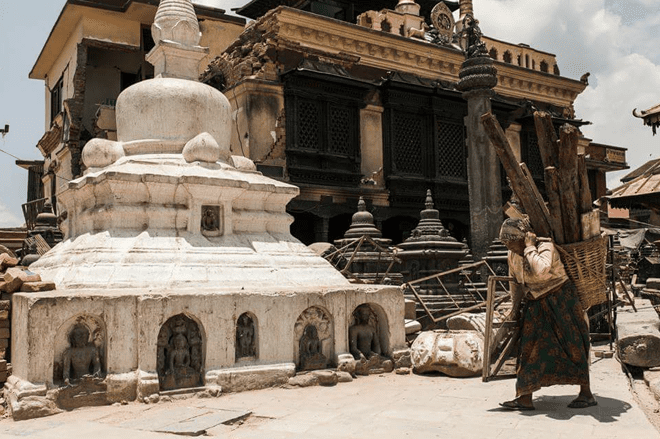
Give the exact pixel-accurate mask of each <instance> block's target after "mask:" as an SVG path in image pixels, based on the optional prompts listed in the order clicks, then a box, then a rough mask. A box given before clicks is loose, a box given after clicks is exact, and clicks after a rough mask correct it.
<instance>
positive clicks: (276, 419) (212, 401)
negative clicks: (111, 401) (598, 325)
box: [0, 354, 660, 439]
mask: <svg viewBox="0 0 660 439" xmlns="http://www.w3.org/2000/svg"><path fill="white" fill-rule="evenodd" d="M591 373H592V387H593V390H594V393H595V394H596V398H597V400H598V403H599V404H598V406H596V407H590V408H588V409H583V410H572V409H568V408H567V407H566V405H567V404H568V403H569V402H570V401H571V400H572V398H573V397H574V396H575V394H576V393H577V390H578V388H577V386H555V387H551V388H545V389H543V390H541V391H539V392H538V393H537V394H535V404H536V407H537V409H536V411H533V412H508V411H501V410H500V409H499V408H498V403H499V402H501V401H504V400H506V399H510V398H512V397H513V395H514V380H513V379H501V380H496V381H491V382H489V383H483V382H482V381H481V379H480V378H468V379H454V378H449V377H445V376H442V375H425V376H422V375H413V374H411V375H396V374H393V373H392V374H385V375H376V376H370V377H359V378H357V379H356V380H354V381H353V382H351V383H343V384H338V385H337V386H334V387H308V388H291V389H285V388H276V389H266V390H260V391H251V392H243V393H236V394H226V395H222V396H221V397H219V398H199V397H188V398H183V399H175V400H173V401H172V402H159V403H157V404H142V403H130V404H128V405H115V406H106V407H89V408H82V409H77V410H73V411H71V412H65V413H61V414H58V415H55V416H51V417H47V418H41V419H33V420H28V421H21V422H14V421H12V420H10V419H7V418H5V419H3V420H2V421H0V438H7V439H12V438H24V437H25V438H34V439H37V438H38V439H45V438H50V439H52V438H67V439H73V438H93V439H106V438H120V439H129V438H130V439H138V438H139V439H142V438H144V439H152V438H153V439H164V438H170V439H171V438H175V437H181V435H186V436H205V437H223V438H235V439H248V438H260V439H264V438H268V439H277V438H283V439H284V438H287V439H288V438H308V439H326V438H327V439H330V438H332V439H337V438H346V439H352V438H355V439H357V438H360V439H364V438H407V437H409V438H461V439H471V438H474V439H485V438H498V439H499V438H502V439H518V438H520V439H522V438H525V439H529V438H548V439H568V438H570V439H575V438H598V439H614V438H621V439H624V438H625V439H629V438H635V439H656V438H658V439H660V434H659V433H658V431H657V430H656V429H655V428H654V427H653V425H652V424H651V423H650V422H649V420H648V419H647V418H646V415H645V414H644V412H643V411H642V410H641V408H640V407H639V406H638V405H637V404H636V402H635V399H634V397H633V396H632V394H631V391H630V389H629V385H628V380H627V378H626V376H625V375H624V373H623V372H622V371H621V367H620V365H619V363H618V362H617V361H616V359H614V358H609V359H601V358H596V357H594V356H593V354H592V367H591ZM655 416H660V415H658V414H657V413H656V414H655Z"/></svg>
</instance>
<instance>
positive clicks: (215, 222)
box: [200, 206, 222, 236]
mask: <svg viewBox="0 0 660 439" xmlns="http://www.w3.org/2000/svg"><path fill="white" fill-rule="evenodd" d="M200 229H201V231H202V234H204V235H206V236H219V235H221V234H222V230H221V227H220V206H202V223H201V227H200Z"/></svg>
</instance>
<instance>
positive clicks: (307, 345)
mask: <svg viewBox="0 0 660 439" xmlns="http://www.w3.org/2000/svg"><path fill="white" fill-rule="evenodd" d="M294 337H295V340H294V342H295V348H296V349H295V350H296V351H297V352H296V354H297V355H296V360H297V361H298V368H299V369H300V370H314V369H323V368H325V367H327V366H328V363H329V358H332V346H333V343H332V321H331V319H330V316H329V315H328V313H327V312H326V311H325V310H323V309H321V308H320V307H317V306H312V307H310V308H307V309H306V310H305V311H303V312H302V314H300V316H299V317H298V320H297V321H296V324H295V327H294Z"/></svg>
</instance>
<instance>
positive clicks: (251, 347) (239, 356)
mask: <svg viewBox="0 0 660 439" xmlns="http://www.w3.org/2000/svg"><path fill="white" fill-rule="evenodd" d="M256 357H257V328H256V325H255V324H254V319H253V318H252V317H251V316H250V314H248V313H243V314H241V316H240V317H239V318H238V321H237V322H236V361H238V360H251V359H256Z"/></svg>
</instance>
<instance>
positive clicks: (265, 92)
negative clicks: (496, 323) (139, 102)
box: [30, 0, 627, 257]
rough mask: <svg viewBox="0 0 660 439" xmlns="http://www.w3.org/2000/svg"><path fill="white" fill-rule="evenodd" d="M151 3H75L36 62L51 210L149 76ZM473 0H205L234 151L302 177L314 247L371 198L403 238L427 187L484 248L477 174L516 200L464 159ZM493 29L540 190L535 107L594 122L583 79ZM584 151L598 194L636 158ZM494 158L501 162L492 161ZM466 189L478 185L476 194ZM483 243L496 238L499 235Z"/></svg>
mask: <svg viewBox="0 0 660 439" xmlns="http://www.w3.org/2000/svg"><path fill="white" fill-rule="evenodd" d="M120 3H121V4H122V5H123V6H121V7H120V6H118V5H119V4H120ZM124 3H125V4H124ZM155 3H157V2H154V1H150V0H133V1H129V2H118V1H112V0H94V1H84V2H83V1H77V0H68V1H67V4H66V5H65V7H64V10H63V12H62V14H61V16H60V18H59V19H58V21H57V23H56V24H55V27H54V28H53V31H52V33H51V35H50V37H49V39H48V41H47V42H46V45H45V47H44V50H43V52H42V54H41V55H40V56H39V58H38V60H37V62H36V64H35V67H34V68H33V70H32V72H31V74H30V77H32V78H35V79H42V80H44V81H45V82H46V85H47V89H48V92H47V96H46V125H47V126H46V130H47V131H46V133H45V134H44V137H43V138H42V139H41V140H40V141H39V144H38V147H39V149H40V150H41V152H42V153H43V155H44V157H45V163H44V175H43V181H44V191H45V196H46V197H50V198H52V200H51V201H52V203H53V205H54V206H55V208H56V207H57V204H56V201H57V200H56V197H55V196H54V194H56V193H57V186H58V185H60V184H64V183H65V182H66V180H67V179H71V178H74V177H77V176H80V175H82V173H83V172H84V170H85V169H84V164H83V163H82V162H81V160H80V151H81V150H82V147H83V146H84V144H85V142H86V141H87V140H89V139H91V138H93V137H105V138H108V139H113V136H115V135H116V134H115V133H114V129H115V128H114V127H115V121H114V99H115V98H116V96H117V95H118V93H119V92H120V91H121V90H122V89H123V88H125V87H126V86H128V85H130V84H132V83H134V82H135V81H139V80H141V79H145V78H148V77H149V75H150V73H149V72H150V70H149V68H150V67H149V66H147V65H146V63H145V62H144V61H143V59H144V54H145V53H146V52H148V51H149V50H150V44H151V43H150V40H149V38H148V32H146V29H148V26H149V25H150V22H151V21H152V20H153V16H154V14H155V9H156V7H155ZM475 6H476V9H475V8H474V7H473V4H472V1H468V0H462V1H460V2H451V1H446V2H439V3H438V2H430V1H417V2H415V1H412V0H400V1H399V2H398V4H397V1H396V0H388V1H377V0H369V1H360V2H357V1H346V0H333V1H330V0H315V1H293V0H284V1H274V0H252V1H250V2H249V3H247V4H246V5H245V6H243V7H241V8H239V9H238V10H237V11H236V12H237V13H238V14H239V15H242V16H244V17H247V18H250V19H252V20H253V21H250V22H249V23H248V24H247V25H245V20H244V19H242V18H238V17H233V16H228V15H226V14H224V13H223V12H224V11H221V10H218V9H213V8H208V7H198V6H196V12H197V14H198V16H199V18H200V25H201V27H202V29H203V35H204V37H203V38H204V40H203V41H202V44H203V45H205V46H208V47H210V54H209V56H208V58H207V60H205V61H203V62H202V63H201V64H200V65H201V66H205V65H208V67H207V68H205V69H204V68H200V69H201V70H203V71H201V72H200V73H201V75H200V80H202V82H204V83H206V84H209V85H211V86H213V87H215V88H217V89H218V90H220V91H222V92H223V93H224V94H225V95H226V96H227V97H228V98H229V100H230V102H231V104H232V111H233V114H232V118H233V128H234V129H233V130H232V138H231V151H232V154H235V155H243V156H245V157H247V158H249V159H251V160H252V161H254V162H255V163H256V165H257V168H258V170H259V171H261V172H262V173H263V174H264V175H266V176H268V177H272V178H275V179H278V180H281V181H284V182H288V183H292V184H295V185H296V186H298V187H299V188H300V195H299V196H297V197H296V198H295V199H294V200H293V201H292V202H291V203H290V204H289V205H288V208H287V209H288V212H289V214H291V215H293V217H294V218H295V222H294V223H293V225H292V233H293V235H294V236H295V237H297V238H298V239H300V240H301V241H302V242H304V243H306V244H310V243H313V242H321V241H325V242H333V241H334V240H336V239H340V238H341V237H342V236H343V235H344V233H345V232H346V230H347V229H348V227H349V226H350V223H351V217H352V215H353V213H354V210H355V206H356V204H357V202H358V200H359V199H360V197H363V198H364V200H365V203H366V206H367V209H368V210H369V212H371V213H372V214H373V216H374V220H375V225H376V227H377V228H378V229H379V230H381V231H382V233H383V238H385V239H391V240H392V242H393V244H397V243H400V242H402V241H403V240H405V239H406V238H407V237H408V236H409V235H410V233H411V231H412V230H413V229H414V228H415V226H416V225H417V223H418V221H419V206H422V205H424V202H425V196H426V192H427V190H429V189H430V190H431V191H432V193H433V195H434V199H435V207H436V209H438V211H439V212H440V219H441V220H442V222H443V224H444V226H445V227H446V229H447V230H448V232H449V233H450V235H451V236H453V237H454V238H456V239H457V240H458V241H463V240H464V239H466V238H467V239H468V243H469V244H470V247H471V248H474V245H475V243H473V242H471V241H472V235H474V230H473V229H474V228H475V224H474V223H475V221H473V220H471V216H472V218H479V209H482V208H483V206H482V207H480V206H477V205H476V204H475V203H474V202H472V207H471V201H470V199H471V196H470V191H469V190H468V188H469V185H470V181H472V182H473V183H474V181H476V180H482V181H481V182H480V185H481V187H487V188H495V191H496V192H498V193H501V194H502V200H504V201H506V200H507V199H508V198H509V196H510V189H509V188H508V186H507V184H506V181H505V178H504V175H503V172H500V173H499V175H498V172H489V171H488V172H486V171H479V169H478V167H475V165H472V167H471V168H470V166H468V163H470V161H469V155H470V151H469V149H470V148H469V147H468V141H467V139H468V138H469V136H470V128H469V124H468V123H466V116H468V101H467V98H466V97H465V94H464V92H462V91H460V90H458V89H457V88H456V84H457V83H458V81H459V72H460V70H461V65H462V63H463V61H464V60H465V54H464V49H465V47H464V46H465V37H464V34H463V31H462V30H463V28H464V21H465V19H466V17H468V16H471V15H472V14H473V13H475V15H476V17H477V18H479V10H478V6H479V5H478V2H476V5H475ZM481 18H482V19H483V20H486V19H487V18H486V17H481ZM99 23H104V24H103V25H102V26H101V25H97V24H99ZM482 39H483V42H484V43H485V48H486V50H487V53H488V55H489V56H490V57H491V58H492V60H493V62H494V67H495V68H496V70H497V75H496V78H497V85H495V86H494V88H493V92H494V93H493V94H492V96H491V97H490V103H491V106H492V111H493V113H494V114H495V115H496V116H497V117H498V119H499V121H500V123H501V124H502V126H503V127H504V128H505V129H506V133H507V136H508V138H509V141H510V143H511V144H512V146H513V147H514V149H515V151H516V152H517V153H518V154H519V157H520V159H521V160H522V161H524V162H526V163H527V165H528V167H529V169H530V170H531V173H532V175H533V177H534V179H535V180H536V183H537V186H539V187H540V188H541V191H542V192H543V189H542V186H543V165H542V161H541V158H540V153H539V150H538V145H537V139H536V134H535V129H534V121H533V112H534V110H536V109H539V110H544V111H547V112H550V113H551V114H552V115H553V118H554V121H555V124H556V126H557V127H559V126H560V125H561V124H563V123H570V124H573V125H575V126H578V127H579V126H581V125H584V124H586V123H588V122H586V121H583V120H581V119H579V118H578V117H576V115H575V114H574V108H573V103H574V101H575V99H576V98H577V97H578V96H579V94H580V93H581V92H582V91H583V90H584V89H585V88H586V86H587V84H586V81H579V80H574V79H570V78H567V77H564V76H561V75H560V69H559V67H558V62H557V59H556V57H555V56H554V55H553V54H550V53H547V52H545V51H542V50H537V49H535V48H532V47H530V46H528V45H526V44H511V43H507V42H504V41H500V40H497V39H494V38H490V37H486V36H483V38H482ZM580 149H581V151H580V152H586V154H588V157H589V160H588V168H589V178H590V182H591V183H592V192H593V197H594V199H597V198H599V197H600V196H603V195H604V194H605V190H606V189H605V173H606V172H609V171H612V170H619V169H625V168H626V167H627V164H626V158H625V149H623V148H618V147H615V146H608V145H604V144H597V143H593V142H591V140H590V139H587V138H582V139H581V144H580ZM473 156H478V153H473ZM474 158H475V161H474V163H479V160H480V159H479V157H474ZM484 160H485V161H486V162H487V163H488V165H489V166H490V169H493V167H494V168H499V163H498V162H497V159H494V161H493V159H491V158H488V159H484ZM484 169H485V168H484ZM470 176H472V177H470ZM58 181H59V182H58ZM471 190H472V192H473V194H472V196H473V197H474V196H475V193H476V192H478V190H477V189H471ZM476 195H479V194H476ZM482 198H484V197H482ZM486 198H488V197H486ZM493 203H494V204H497V203H496V202H493ZM471 209H472V211H471ZM488 209H490V207H488ZM491 210H492V209H491ZM495 210H499V208H498V209H495ZM58 213H60V214H61V213H62V212H59V211H58ZM498 215H499V213H498V212H495V216H498ZM489 234H492V232H488V233H487V235H489ZM479 241H480V242H481V244H483V247H484V250H485V249H486V248H487V246H488V245H490V242H491V241H492V239H479ZM484 254H485V253H484V251H482V250H479V249H477V250H476V251H475V256H476V257H482V256H484Z"/></svg>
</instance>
